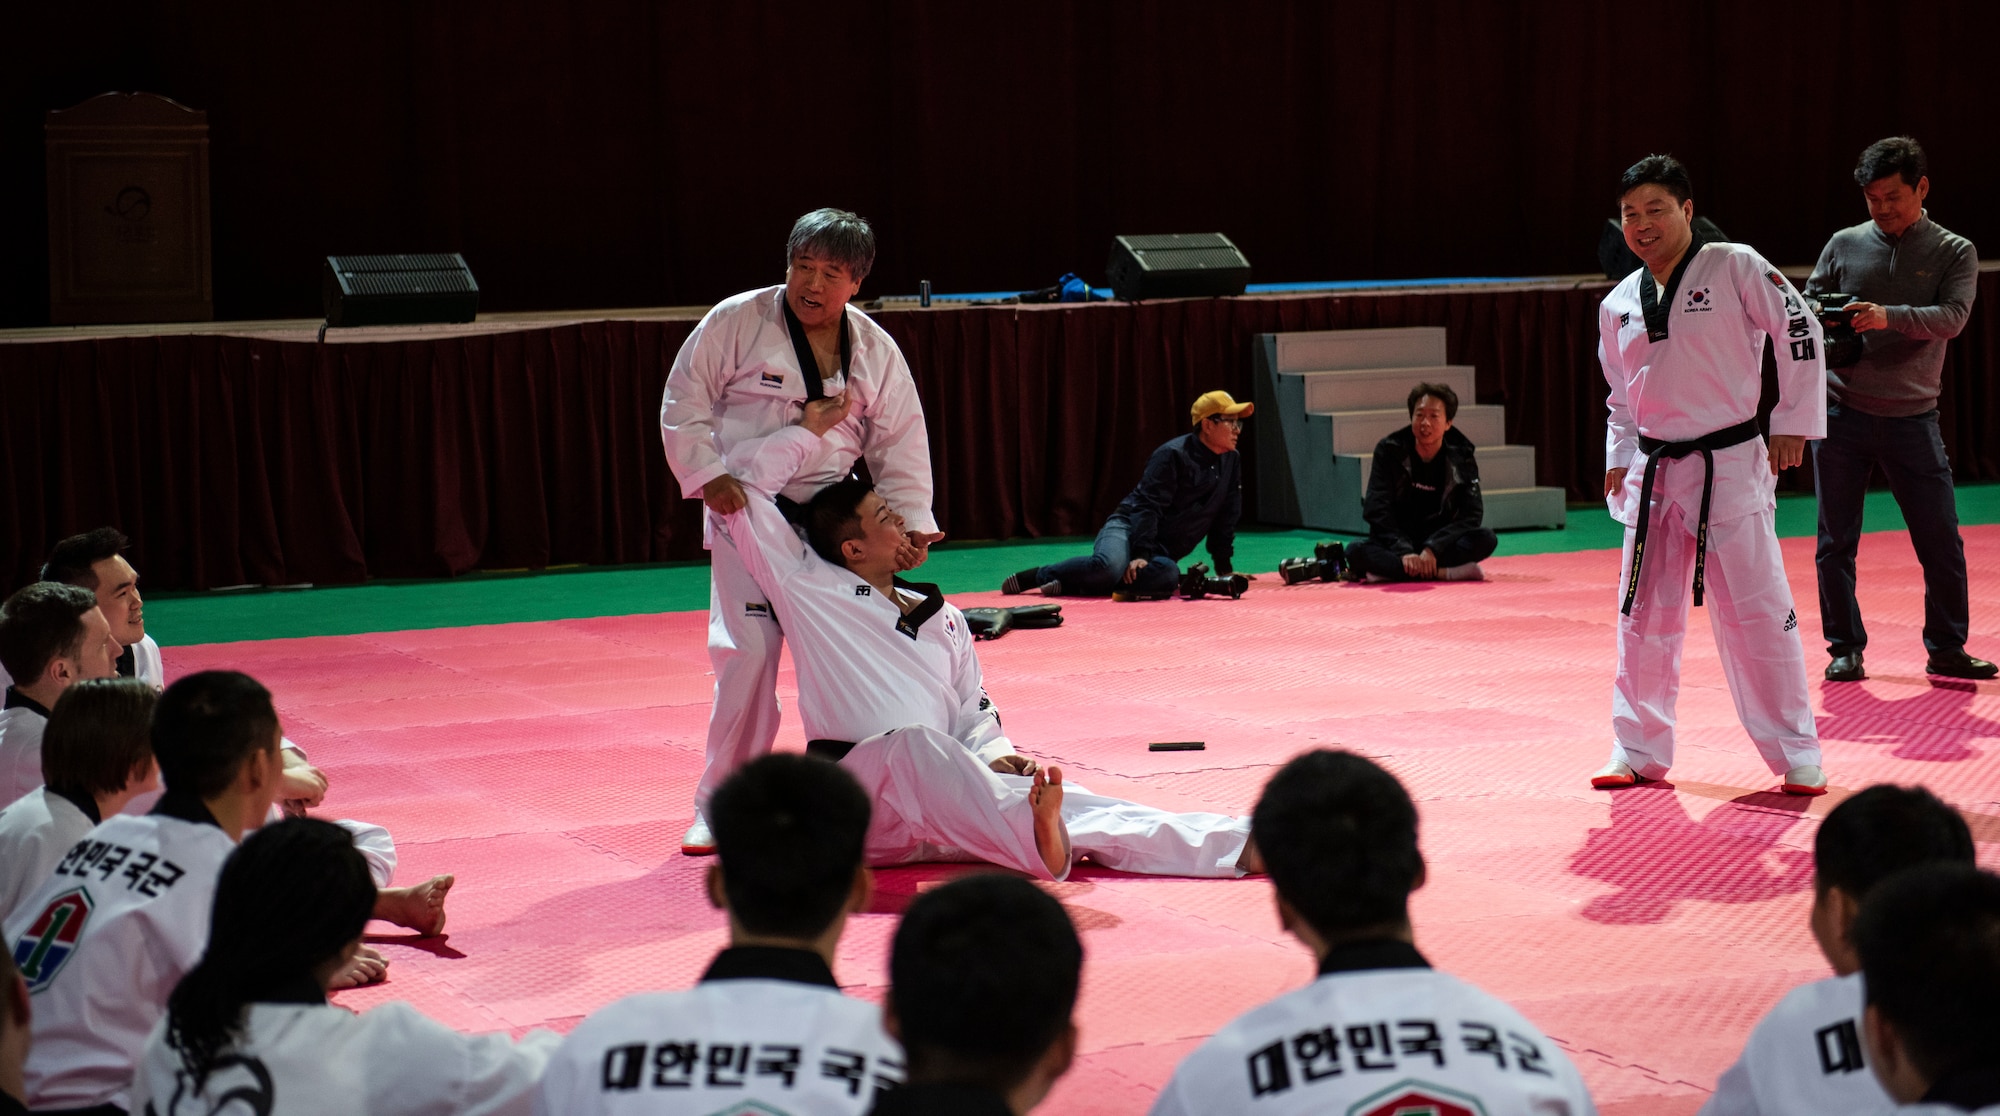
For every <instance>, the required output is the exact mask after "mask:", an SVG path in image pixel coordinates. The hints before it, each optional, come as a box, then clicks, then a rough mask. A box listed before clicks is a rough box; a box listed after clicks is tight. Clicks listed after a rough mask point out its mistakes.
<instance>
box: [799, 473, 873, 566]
mask: <svg viewBox="0 0 2000 1116" xmlns="http://www.w3.org/2000/svg"><path fill="white" fill-rule="evenodd" d="M873 491H875V486H874V485H872V484H870V483H868V482H867V481H865V480H862V479H860V478H859V477H849V478H847V479H846V480H841V481H835V482H834V483H832V484H829V485H827V486H826V487H825V488H822V489H820V490H819V494H818V495H816V496H814V497H813V498H812V499H811V500H809V501H807V503H806V541H807V542H809V543H811V544H812V548H813V550H814V551H816V552H817V553H818V554H819V556H820V557H821V558H824V559H826V560H827V561H829V562H832V563H833V564H834V565H836V566H845V565H847V559H845V558H843V557H841V554H840V544H841V543H844V542H846V541H847V540H849V539H858V538H860V537H861V511H860V509H861V501H863V500H865V499H867V498H868V494H869V493H870V492H873Z"/></svg>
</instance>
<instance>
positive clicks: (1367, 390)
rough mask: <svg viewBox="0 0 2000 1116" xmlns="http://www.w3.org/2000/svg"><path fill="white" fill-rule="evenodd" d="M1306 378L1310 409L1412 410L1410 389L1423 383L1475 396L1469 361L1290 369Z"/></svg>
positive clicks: (1466, 397)
mask: <svg viewBox="0 0 2000 1116" xmlns="http://www.w3.org/2000/svg"><path fill="white" fill-rule="evenodd" d="M1282 374H1283V375H1287V376H1298V377H1300V378H1302V379H1303V380H1304V381H1305V389H1306V410H1308V411H1369V410H1378V409H1385V408H1389V407H1401V408H1403V409H1404V411H1405V413H1406V414H1407V413H1408V409H1409V405H1410V389H1411V388H1413V387H1416V386H1417V385H1418V384H1421V383H1432V384H1443V385H1444V386H1446V387H1448V388H1450V389H1451V390H1453V391H1455V392H1457V393H1458V397H1459V399H1460V400H1462V401H1465V402H1471V400H1472V398H1473V391H1474V389H1473V382H1474V374H1473V368H1472V366H1471V365H1469V364H1434V365H1424V366H1420V367H1412V368H1350V369H1338V370H1334V371H1314V372H1287V373H1282Z"/></svg>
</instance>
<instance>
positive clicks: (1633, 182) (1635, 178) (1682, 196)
mask: <svg viewBox="0 0 2000 1116" xmlns="http://www.w3.org/2000/svg"><path fill="white" fill-rule="evenodd" d="M1641 186H1659V187H1662V188H1664V189H1665V190H1666V191H1667V193H1669V194H1672V195H1673V196H1674V200H1675V201H1677V202H1684V201H1686V200H1688V199H1689V198H1691V197H1694V183H1693V181H1692V180H1690V179H1689V178H1688V171H1687V168H1686V167H1684V166H1682V165H1681V161H1680V160H1679V159H1676V158H1674V157H1673V156H1672V155H1648V156H1646V157H1645V158H1643V159H1641V160H1639V161H1638V162H1636V163H1633V164H1632V165H1631V166H1629V167H1626V168H1625V173H1624V174H1622V175H1620V176H1618V201H1619V202H1620V203H1621V204H1622V203H1623V202H1624V201H1625V195H1627V194H1629V193H1631V192H1632V191H1634V190H1637V189H1638V188H1639V187H1641Z"/></svg>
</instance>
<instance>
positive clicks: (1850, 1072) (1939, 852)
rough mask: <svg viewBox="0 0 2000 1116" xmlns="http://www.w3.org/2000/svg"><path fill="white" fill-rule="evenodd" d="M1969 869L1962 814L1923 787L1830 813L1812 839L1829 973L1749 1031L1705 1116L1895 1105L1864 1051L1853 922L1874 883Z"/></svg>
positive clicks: (1885, 793) (1856, 800)
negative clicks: (1933, 866) (1912, 873)
mask: <svg viewBox="0 0 2000 1116" xmlns="http://www.w3.org/2000/svg"><path fill="white" fill-rule="evenodd" d="M1940 861H1942V862H1946V863H1956V864H1967V865H1969V864H1971V863H1973V847H1972V832H1971V830H1969V829H1968V828H1967V827H1966V824H1965V819H1964V818H1962V817H1960V816H1959V814H1958V811H1956V810H1954V809H1952V808H1951V807H1949V806H1947V805H1945V804H1944V803H1943V802H1940V801H1939V800H1938V797H1937V796H1936V795H1934V794H1932V793H1931V792H1929V791H1927V790H1924V789H1923V788H1922V787H1895V786H1886V785H1884V786H1873V787H1869V788H1868V789H1867V790H1864V791H1862V792H1861V793H1859V794H1857V795H1855V796H1854V797H1852V798H1849V799H1848V800H1847V801H1845V802H1842V803H1841V804H1840V805H1839V806H1836V807H1834V809H1833V812H1832V813H1830V814H1828V815H1827V816H1826V820H1825V821H1823V822H1821V823H1820V826H1819V832H1818V833H1816V834H1814V835H1813V872H1814V877H1813V907H1812V932H1813V937H1814V938H1815V939H1817V940H1818V941H1819V948H1820V952H1821V953H1824V954H1825V955H1826V960H1827V963H1828V964H1830V965H1832V966H1833V972H1834V975H1833V976H1830V977H1827V978H1826V979H1825V980H1817V981H1814V982H1812V983H1811V984H1804V985H1800V986H1799V987H1797V988H1794V989H1792V990H1791V991H1790V992H1789V993H1787V994H1786V995H1785V998H1784V999H1782V1000H1780V1001H1778V1006H1777V1007H1774V1008H1772V1009H1771V1010H1770V1012H1769V1013H1768V1014H1767V1015H1765V1016H1764V1018H1763V1019H1762V1020H1761V1021H1760V1022H1759V1023H1758V1024H1757V1027H1756V1029H1755V1030H1753V1031H1751V1032H1750V1041H1749V1042H1747V1043H1745V1044H1744V1046H1743V1055H1742V1057H1740V1058H1738V1059H1737V1060H1736V1064H1735V1065H1733V1066H1731V1067H1729V1069H1728V1070H1727V1071H1725V1072H1724V1073H1723V1075H1722V1078H1721V1080H1719V1081H1717V1082H1716V1083H1715V1093H1714V1095H1713V1096H1711V1097H1709V1099H1708V1103H1707V1104H1704V1105H1702V1108H1701V1113H1702V1116H1778V1114H1781V1113H1797V1114H1798V1116H1842V1114H1844V1113H1854V1114H1855V1116H1862V1114H1866V1113H1878V1112H1887V1111H1889V1109H1890V1107H1891V1104H1892V1102H1891V1101H1890V1100H1889V1096H1888V1094H1887V1093H1884V1092H1883V1091H1882V1085H1881V1083H1880V1082H1878V1081H1876V1080H1875V1075H1874V1074H1871V1073H1869V1072H1868V1066H1869V1061H1868V1058H1867V1057H1866V1055H1865V1054H1864V1053H1863V1050H1862V1042H1861V1019H1862V1007H1863V995H1862V991H1863V990H1862V986H1861V956H1860V954H1858V953H1856V952H1855V949H1854V920H1855V917H1856V916H1857V915H1858V914H1859V913H1860V911H1861V906H1862V902H1863V900H1866V899H1868V898H1869V896H1870V895H1872V894H1873V893H1874V892H1875V890H1876V885H1877V884H1879V883H1881V882H1882V881H1883V880H1885V879H1887V878H1888V877H1890V876H1891V875H1894V874H1895V873H1897V872H1900V871H1902V870H1903V869H1905V868H1913V867H1915V866H1917V865H1919V864H1930V863H1935V862H1940Z"/></svg>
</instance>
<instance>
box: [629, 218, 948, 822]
mask: <svg viewBox="0 0 2000 1116" xmlns="http://www.w3.org/2000/svg"><path fill="white" fill-rule="evenodd" d="M874 263H875V233H874V231H873V230H872V229H870V228H869V227H868V222H866V221H864V220H862V219H861V218H860V217H857V216H855V215H854V214H852V213H848V212H845V211H843V210H838V209H818V210H814V211H813V212H811V213H808V214H806V215H805V216H803V217H801V218H799V220H798V223H797V224H794V225H793V226H792V235H791V237H790V239H789V240H787V241H786V244H785V265H786V266H785V282H784V285H782V286H777V287H766V288H764V289H762V290H756V291H748V292H745V293H743V294H740V295H737V296H735V297H734V298H730V299H726V300H725V301H723V302H722V303H721V304H720V305H718V306H716V307H715V309H713V310H710V311H709V312H708V315H707V316H706V317H704V318H703V319H702V320H701V324H700V325H698V326H696V327H695V330H694V332H693V333H692V334H690V335H689V336H688V339H687V342H686V343H685V344H683V345H682V346H681V351H680V354H679V355H678V356H676V357H675V358H674V366H673V370H672V371H671V372H669V373H668V374H667V390H666V397H665V398H664V400H662V402H661V404H660V433H661V436H662V438H663V439H664V440H665V442H666V449H667V464H668V465H669V466H671V467H672V469H673V471H674V476H675V477H676V478H677V479H679V481H680V484H681V493H682V495H684V496H687V497H690V498H692V497H695V496H699V497H701V499H702V502H703V503H704V504H706V505H707V507H708V517H707V520H706V523H705V525H704V528H703V542H704V545H706V546H707V547H708V548H709V551H710V562H711V566H710V577H711V581H710V588H709V605H708V656H709V661H710V663H712V664H713V665H714V668H715V705H714V708H713V709H712V710H711V712H710V714H709V722H708V759H707V766H706V767H705V768H704V769H703V771H702V776H701V782H700V784H699V785H698V786H697V787H696V788H695V819H694V824H693V825H691V826H690V827H689V828H688V831H687V835H686V837H684V838H683V839H682V841H681V851H682V852H684V853H687V854H689V855H691V856H703V855H707V854H709V853H712V852H714V851H715V839H714V837H713V836H711V835H710V833H709V829H708V825H707V823H706V822H704V821H703V820H702V816H701V811H702V810H704V809H705V808H706V807H707V804H708V799H709V796H710V795H712V794H714V793H715V789H716V788H717V787H719V786H721V785H722V781H723V780H724V779H727V778H728V777H729V775H730V773H731V772H733V771H735V770H736V769H737V768H738V767H741V766H742V765H743V764H745V763H747V762H748V761H750V760H753V759H755V758H757V757H758V756H761V755H763V754H765V753H766V752H769V751H770V750H771V742H772V741H773V740H774V739H775V738H776V737H777V734H778V697H777V679H778V652H779V650H780V647H781V645H782V642H783V638H784V637H783V634H782V633H781V632H780V631H779V629H778V623H777V621H776V619H775V618H773V617H772V615H771V607H770V602H769V600H768V599H767V598H766V597H765V596H764V594H763V593H762V592H761V591H760V590H759V589H758V588H757V586H756V584H755V583H754V582H752V581H751V580H750V575H749V574H748V573H746V572H745V571H744V569H743V562H742V559H741V558H740V557H738V555H737V554H736V552H735V550H734V548H733V547H732V546H731V545H730V543H729V540H728V539H727V538H726V537H724V536H723V535H721V534H719V533H718V532H717V531H716V530H715V524H716V521H717V519H718V518H719V517H721V516H725V515H728V514H730V513H731V512H734V511H737V510H739V509H741V508H742V507H743V499H744V495H743V486H742V484H741V483H739V481H738V479H737V478H736V477H734V476H732V475H730V471H729V469H728V467H727V466H726V465H725V464H724V458H725V457H726V456H727V455H728V454H729V451H730V450H731V449H732V448H733V447H735V446H736V445H737V444H739V443H741V442H743V441H744V440H746V439H750V438H761V437H763V436H765V435H768V434H771V433H773V432H775V431H777V430H780V429H783V428H784V427H786V426H789V425H791V424H792V423H794V422H797V421H798V418H799V413H800V408H801V407H803V406H804V405H805V403H806V401H807V400H811V399H819V398H822V397H824V396H828V395H837V394H839V393H841V392H846V393H848V395H849V397H850V398H851V399H852V400H853V401H854V406H853V412H852V414H850V415H849V416H848V417H847V419H846V420H845V421H844V422H842V424H841V426H840V428H839V429H837V430H834V431H832V432H831V433H830V434H829V435H828V441H829V442H830V444H831V452H829V453H827V454H826V455H825V456H824V457H823V458H821V459H820V460H819V461H818V462H816V463H815V465H814V467H813V468H812V469H811V470H809V471H806V472H803V473H801V474H800V475H799V476H797V477H796V478H794V479H793V480H792V481H791V482H790V483H789V484H787V485H786V486H785V488H784V491H783V492H782V493H781V495H782V496H783V497H784V498H785V499H786V500H787V501H788V502H791V503H794V504H800V503H804V502H805V501H806V500H809V499H811V498H812V495H813V494H814V493H815V492H818V491H819V490H820V489H822V488H825V487H826V486H827V485H829V484H832V483H833V482H834V481H837V480H839V479H841V478H842V477H844V476H846V475H847V474H848V471H849V470H851V469H852V468H853V467H854V462H855V460H856V459H857V458H860V459H863V460H866V461H867V463H868V471H869V473H870V475H871V476H873V477H874V479H875V483H876V484H877V485H878V486H879V487H880V489H881V491H882V495H883V497H884V498H885V499H887V500H888V501H889V502H890V504H891V505H893V506H894V507H895V508H896V510H897V511H898V512H900V513H901V514H902V515H903V518H904V519H905V520H906V521H907V524H908V531H907V532H906V534H907V539H908V548H907V551H906V552H905V554H904V556H903V560H902V563H901V568H902V569H912V568H914V567H916V566H917V565H919V564H921V563H922V562H923V560H924V557H925V555H926V553H927V551H928V548H929V547H930V544H931V543H933V542H936V541H937V540H938V539H941V538H943V537H944V536H943V534H941V533H940V532H939V531H938V529H937V520H936V519H935V518H934V517H933V515H932V514H931V456H930V439H929V436H928V434H927V433H926V432H925V429H924V411H923V405H922V404H921V403H920V402H919V401H918V399H917V387H916V382H915V381H914V380H912V379H911V378H910V367H909V365H908V364H907V363H905V362H904V360H903V354H902V351H901V350H899V349H897V348H896V342H895V341H894V340H892V339H891V338H890V337H889V335H888V334H887V333H885V332H883V330H882V327H880V326H878V325H876V324H875V323H874V322H873V321H871V320H870V319H869V318H868V316H867V315H866V314H863V313H861V312H860V311H859V310H855V309H852V308H850V307H849V306H848V301H849V300H850V299H852V298H853V297H854V295H855V293H856V292H858V291H859V290H860V289H861V281H862V280H863V279H864V278H866V277H867V275H868V271H869V269H870V268H871V267H873V266H874Z"/></svg>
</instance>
